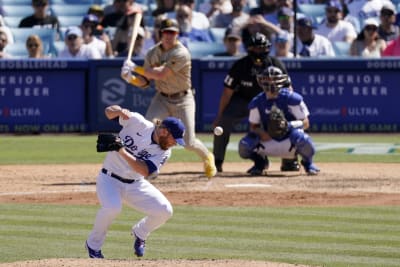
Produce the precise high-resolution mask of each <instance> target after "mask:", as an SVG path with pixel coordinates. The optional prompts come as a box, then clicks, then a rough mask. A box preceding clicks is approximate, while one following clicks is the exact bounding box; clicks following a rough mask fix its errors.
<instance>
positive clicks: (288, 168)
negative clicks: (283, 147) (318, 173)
mask: <svg viewBox="0 0 400 267" xmlns="http://www.w3.org/2000/svg"><path fill="white" fill-rule="evenodd" d="M299 170H300V164H299V162H298V161H297V159H282V163H281V172H298V171H299Z"/></svg>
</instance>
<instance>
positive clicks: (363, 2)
mask: <svg viewBox="0 0 400 267" xmlns="http://www.w3.org/2000/svg"><path fill="white" fill-rule="evenodd" d="M347 2H348V3H347V10H348V14H347V15H346V17H345V19H344V20H346V21H349V22H350V23H352V24H353V26H354V28H355V29H356V32H358V33H360V32H361V30H362V26H363V25H362V24H361V23H360V22H362V21H364V20H366V19H367V18H378V17H379V14H380V11H381V9H382V7H383V6H384V5H392V6H393V3H392V2H391V1H390V0H357V1H355V0H354V1H347Z"/></svg>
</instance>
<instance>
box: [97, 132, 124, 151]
mask: <svg viewBox="0 0 400 267" xmlns="http://www.w3.org/2000/svg"><path fill="white" fill-rule="evenodd" d="M123 146H124V143H123V142H122V140H121V139H120V138H119V136H117V135H115V134H110V133H100V134H99V135H98V137H97V146H96V149H97V152H107V151H118V150H120V149H121V148H122V147H123Z"/></svg>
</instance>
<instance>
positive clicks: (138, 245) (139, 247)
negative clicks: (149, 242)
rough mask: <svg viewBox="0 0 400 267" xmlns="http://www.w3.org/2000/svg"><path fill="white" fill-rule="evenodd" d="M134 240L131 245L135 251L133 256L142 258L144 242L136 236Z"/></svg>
mask: <svg viewBox="0 0 400 267" xmlns="http://www.w3.org/2000/svg"><path fill="white" fill-rule="evenodd" d="M135 238H136V239H135V242H134V243H133V249H134V250H135V255H136V256H138V257H143V255H144V250H145V247H146V244H145V243H146V241H145V240H142V239H140V238H139V237H137V236H136V235H135Z"/></svg>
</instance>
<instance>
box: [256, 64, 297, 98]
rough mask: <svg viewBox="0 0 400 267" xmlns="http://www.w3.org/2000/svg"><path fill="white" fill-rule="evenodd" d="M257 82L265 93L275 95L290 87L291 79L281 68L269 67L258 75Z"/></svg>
mask: <svg viewBox="0 0 400 267" xmlns="http://www.w3.org/2000/svg"><path fill="white" fill-rule="evenodd" d="M257 82H258V85H260V87H261V88H262V89H263V90H264V91H265V92H271V93H275V92H279V90H280V89H282V88H283V87H287V86H289V85H290V78H289V76H288V75H287V74H285V73H283V71H282V70H281V69H280V68H278V67H275V66H268V67H266V68H265V69H264V70H262V71H261V72H260V73H258V74H257Z"/></svg>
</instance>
